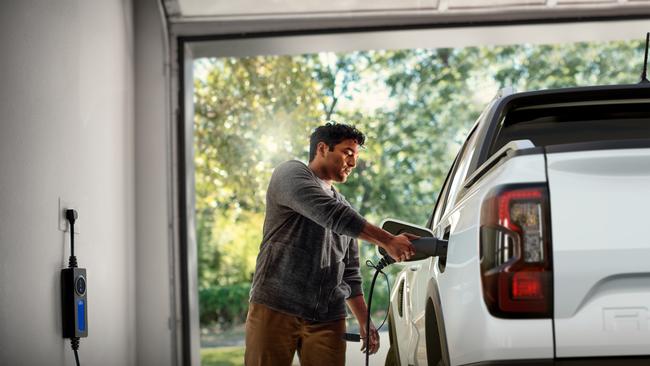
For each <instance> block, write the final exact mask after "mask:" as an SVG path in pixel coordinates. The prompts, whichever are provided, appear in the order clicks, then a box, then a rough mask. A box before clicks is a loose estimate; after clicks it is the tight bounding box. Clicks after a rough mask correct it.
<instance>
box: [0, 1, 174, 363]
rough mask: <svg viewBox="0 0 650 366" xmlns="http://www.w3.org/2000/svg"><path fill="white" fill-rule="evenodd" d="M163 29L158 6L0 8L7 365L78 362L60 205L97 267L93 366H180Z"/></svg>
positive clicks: (2, 329) (0, 327) (91, 299)
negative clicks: (70, 214)
mask: <svg viewBox="0 0 650 366" xmlns="http://www.w3.org/2000/svg"><path fill="white" fill-rule="evenodd" d="M135 16H137V18H138V20H137V21H136V20H134V17H135ZM136 25H137V27H135V26H136ZM161 32H162V28H161V21H160V16H159V11H158V3H157V1H156V0H145V1H137V2H135V3H133V2H132V1H130V0H108V1H83V0H61V1H22V0H13V1H3V2H2V3H0V44H1V45H2V46H3V47H2V48H3V51H2V52H0V80H2V82H3V86H2V92H1V98H0V120H1V129H0V169H1V173H0V364H2V365H71V364H74V354H73V352H72V350H71V348H70V342H69V340H64V339H63V338H62V337H61V305H60V293H59V289H60V285H59V273H60V269H61V268H63V267H65V266H67V262H68V255H69V251H70V248H69V246H70V243H69V233H64V232H63V231H62V230H60V225H61V223H60V222H59V217H58V216H59V198H61V199H63V200H64V202H66V203H69V204H72V205H74V206H75V207H76V208H77V209H78V211H79V219H78V221H77V225H76V227H75V231H78V232H79V234H78V235H77V236H76V240H75V244H76V245H75V247H76V248H75V252H76V253H75V254H76V256H77V259H78V262H79V266H80V267H85V268H86V269H87V271H88V272H87V277H88V330H89V337H88V338H83V339H82V340H81V346H80V350H79V355H80V359H81V362H82V364H85V365H135V364H139V365H171V364H173V363H174V361H173V360H174V359H173V357H174V355H173V352H172V351H171V350H172V348H173V347H172V336H171V334H172V333H171V330H170V326H171V325H172V324H171V323H170V317H171V315H170V311H171V310H170V309H172V305H171V304H170V291H171V290H170V287H171V286H170V283H169V278H170V274H169V273H168V272H169V270H168V269H169V257H170V256H169V253H168V246H169V244H168V242H169V239H168V238H169V228H168V221H169V219H168V203H167V202H168V196H169V193H168V192H167V191H166V189H167V185H166V182H167V181H168V178H167V174H168V173H167V171H166V166H167V159H166V156H167V155H168V151H167V150H168V148H167V145H166V144H167V137H166V136H165V128H164V126H165V124H166V123H167V122H166V121H167V120H166V119H165V118H166V117H165V114H166V110H165V99H164V98H165V97H164V93H165V89H164V75H163V66H164V60H165V58H164V57H163V47H162V45H163V37H162V33H161ZM136 59H138V61H136ZM136 69H137V72H136ZM136 75H137V76H136ZM136 91H137V95H136ZM137 104H140V105H141V106H142V107H139V108H137V110H136V108H135V106H136V105H137ZM136 181H137V182H138V184H136ZM152 182H155V184H154V183H152ZM136 206H138V207H140V209H136ZM136 227H137V229H136ZM136 258H137V260H136ZM136 261H137V262H138V264H137V265H136ZM136 278H137V279H138V280H136ZM136 288H137V289H138V291H136Z"/></svg>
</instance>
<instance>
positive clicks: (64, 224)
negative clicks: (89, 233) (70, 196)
mask: <svg viewBox="0 0 650 366" xmlns="http://www.w3.org/2000/svg"><path fill="white" fill-rule="evenodd" d="M69 208H74V209H75V210H77V212H78V213H79V218H78V219H77V220H76V221H75V223H74V233H75V234H80V233H81V229H80V228H81V226H82V225H81V224H82V223H83V217H82V215H83V213H84V211H83V209H82V208H83V207H82V206H81V205H80V202H75V201H72V200H66V199H64V198H61V197H59V206H58V211H57V212H58V218H59V230H60V231H63V232H69V231H70V225H69V223H68V220H66V218H65V210H67V209H69Z"/></svg>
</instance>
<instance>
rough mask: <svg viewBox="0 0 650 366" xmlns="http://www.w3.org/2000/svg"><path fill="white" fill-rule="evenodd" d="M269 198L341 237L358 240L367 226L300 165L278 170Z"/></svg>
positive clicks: (305, 167)
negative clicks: (326, 191)
mask: <svg viewBox="0 0 650 366" xmlns="http://www.w3.org/2000/svg"><path fill="white" fill-rule="evenodd" d="M269 195H271V196H273V199H274V201H275V202H277V203H278V204H279V205H283V206H286V207H289V208H291V209H292V210H294V211H296V212H298V213H299V214H301V215H303V216H305V217H307V218H309V219H310V220H312V221H314V222H315V223H317V224H319V225H321V226H323V227H325V228H328V229H330V230H332V231H333V232H335V233H337V234H342V235H348V236H351V237H355V238H356V237H358V236H359V234H360V233H361V230H362V229H363V226H364V225H365V223H366V220H365V219H364V218H363V217H362V216H361V215H359V214H358V213H357V212H356V211H355V210H354V209H352V208H351V207H350V206H348V205H346V204H345V203H342V202H340V201H338V200H337V199H336V198H334V197H330V196H329V195H328V194H327V193H325V191H324V190H323V187H322V186H321V185H320V184H319V183H318V181H317V180H316V179H315V177H314V175H313V173H312V172H311V170H309V167H307V166H306V165H304V164H303V163H301V162H299V161H288V162H286V163H283V164H281V165H279V166H278V167H277V168H276V169H275V171H274V172H273V176H272V177H271V184H270V185H269Z"/></svg>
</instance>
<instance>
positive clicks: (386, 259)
mask: <svg viewBox="0 0 650 366" xmlns="http://www.w3.org/2000/svg"><path fill="white" fill-rule="evenodd" d="M393 262H394V261H393V260H392V258H390V257H388V256H384V257H383V258H382V259H380V260H379V262H377V264H374V263H372V261H370V260H367V261H366V265H367V266H368V267H371V268H374V269H375V274H374V276H372V283H371V284H370V293H369V294H368V316H367V318H366V319H367V321H366V366H368V365H369V363H370V322H371V321H372V319H371V318H370V309H371V306H372V293H373V291H374V289H375V282H376V281H377V276H378V275H379V274H380V273H381V274H383V275H384V277H385V278H386V284H388V297H389V299H390V282H389V281H388V276H387V275H386V273H384V272H383V271H382V269H384V268H385V267H386V266H388V265H389V264H391V263H393ZM388 306H389V307H390V301H389V303H388ZM386 318H388V309H386V316H385V317H384V320H383V321H382V322H381V324H380V325H379V327H378V328H377V334H379V330H380V329H381V327H383V326H384V323H386Z"/></svg>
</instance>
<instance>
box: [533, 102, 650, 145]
mask: <svg viewBox="0 0 650 366" xmlns="http://www.w3.org/2000/svg"><path fill="white" fill-rule="evenodd" d="M649 108H650V107H649ZM648 147H650V139H636V140H609V141H590V142H578V143H575V144H562V145H549V146H547V147H546V152H547V153H549V154H553V153H563V152H573V151H584V150H620V149H643V148H648Z"/></svg>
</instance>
